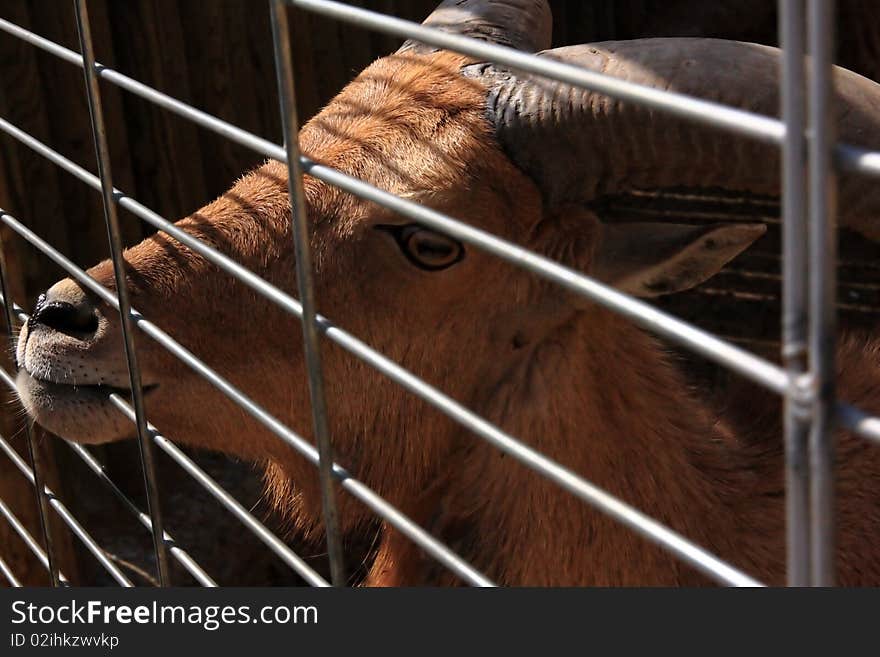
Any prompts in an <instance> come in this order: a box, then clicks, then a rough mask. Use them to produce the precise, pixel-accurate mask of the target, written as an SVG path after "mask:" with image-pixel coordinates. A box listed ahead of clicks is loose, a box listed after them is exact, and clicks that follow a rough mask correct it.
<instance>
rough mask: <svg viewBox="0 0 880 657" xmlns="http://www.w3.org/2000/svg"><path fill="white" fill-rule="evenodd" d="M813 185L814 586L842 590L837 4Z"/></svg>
mask: <svg viewBox="0 0 880 657" xmlns="http://www.w3.org/2000/svg"><path fill="white" fill-rule="evenodd" d="M807 32H808V41H809V48H810V54H811V56H812V65H811V71H810V76H809V78H810V84H809V124H810V125H809V127H810V130H809V135H810V139H809V154H810V162H809V180H810V191H809V195H810V225H809V239H810V266H811V270H812V271H811V273H812V277H811V280H810V331H809V333H810V337H809V344H810V376H811V378H812V385H813V394H814V397H813V414H812V420H813V423H812V427H811V430H810V443H809V447H810V555H811V556H810V568H811V571H812V584H813V585H814V586H831V585H833V584H834V547H835V546H834V543H835V541H834V463H833V460H834V434H833V432H834V392H835V390H834V388H835V380H834V377H835V351H836V348H837V344H836V335H835V331H836V320H837V317H836V310H837V307H836V292H837V280H836V279H837V271H836V266H837V234H836V228H835V223H836V222H835V216H834V212H835V206H836V192H837V180H836V176H835V172H834V169H833V151H832V147H833V144H834V136H835V135H834V121H833V115H832V82H831V74H832V67H831V62H832V56H833V55H832V47H833V43H834V2H833V0H809V16H808V29H807Z"/></svg>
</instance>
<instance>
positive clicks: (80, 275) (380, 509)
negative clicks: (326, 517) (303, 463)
mask: <svg viewBox="0 0 880 657" xmlns="http://www.w3.org/2000/svg"><path fill="white" fill-rule="evenodd" d="M0 221H2V223H4V224H6V225H7V226H9V227H10V228H12V230H14V231H15V232H16V233H18V234H19V235H21V236H22V237H23V238H24V239H25V240H27V241H28V242H30V243H31V244H32V245H34V246H35V247H36V248H37V249H39V250H40V251H42V252H43V253H44V254H45V255H46V256H48V257H49V258H50V259H51V260H52V261H53V262H55V263H56V264H58V265H59V266H60V267H62V268H63V269H65V270H66V271H67V272H68V273H69V274H70V275H71V276H73V277H74V278H76V279H77V280H78V281H80V282H81V283H82V284H83V285H84V286H85V287H87V288H88V289H89V290H91V291H92V292H94V293H95V294H96V295H97V296H98V297H100V298H101V300H103V301H104V302H105V303H108V304H110V305H111V306H113V307H114V308H116V309H117V310H118V305H117V304H118V302H117V299H116V296H115V295H114V294H113V293H112V292H111V291H110V290H108V289H107V288H105V287H103V286H102V285H101V284H100V283H98V282H97V281H96V280H95V279H93V278H92V277H91V276H89V275H88V274H87V273H86V272H85V271H84V270H83V269H82V268H81V267H78V266H77V265H76V264H74V263H73V262H72V261H71V260H70V259H69V258H67V257H66V256H64V255H63V254H62V253H60V252H59V251H58V250H57V249H55V248H53V247H52V246H51V245H49V244H48V243H47V242H46V241H45V240H43V239H42V238H41V237H39V236H38V235H37V234H35V233H34V232H33V231H31V230H30V229H28V228H27V227H26V226H24V225H23V224H22V223H20V222H19V221H18V220H16V219H15V218H14V217H13V216H12V215H10V214H8V213H6V212H4V211H3V210H2V209H0ZM131 317H132V320H133V321H134V323H135V325H136V326H137V327H138V328H140V329H141V330H142V331H143V332H144V333H146V334H147V335H148V336H150V337H151V338H152V339H153V340H155V341H156V342H158V343H159V344H160V345H161V346H162V347H164V348H165V349H167V350H168V351H169V352H171V353H172V354H173V355H174V356H176V357H177V358H178V359H179V360H181V361H182V362H183V363H185V364H186V365H187V366H189V367H190V368H192V369H193V370H195V371H196V372H197V373H198V374H200V375H201V376H202V377H203V378H204V379H205V380H207V381H208V382H209V383H211V385H213V386H214V387H216V388H217V389H218V390H220V391H221V392H222V393H223V394H225V395H226V396H227V397H229V398H230V399H232V400H233V401H235V402H236V403H237V404H238V405H239V406H240V407H241V408H242V409H244V410H245V411H247V412H248V413H249V414H250V415H251V416H252V417H254V418H255V419H256V420H258V421H259V422H260V423H261V424H263V426H265V427H266V428H268V429H269V430H270V431H272V432H273V433H274V434H275V435H277V436H278V437H280V438H281V439H282V440H284V442H286V443H287V444H288V445H290V446H291V447H293V448H294V449H295V450H297V451H298V452H300V453H301V454H302V455H303V456H305V457H306V458H307V459H308V460H309V461H311V462H312V464H314V465H317V464H318V458H319V457H318V452H317V450H316V449H315V448H314V447H313V446H312V445H311V444H310V443H309V442H308V441H307V440H304V439H303V438H302V437H300V436H299V435H298V434H296V433H295V432H294V431H292V430H291V429H289V428H288V427H286V426H285V425H284V424H283V423H282V422H281V421H279V420H278V419H277V418H275V417H274V416H272V415H271V414H270V413H269V412H267V411H266V410H265V409H264V408H262V407H261V406H259V405H258V404H256V403H255V402H254V401H253V400H252V399H250V398H249V397H248V396H247V395H245V394H244V393H242V392H241V391H240V390H239V389H238V388H236V387H235V386H233V385H232V384H231V383H229V381H227V380H226V379H224V378H223V377H222V376H220V375H219V374H217V372H215V371H214V370H213V369H211V368H210V367H208V365H207V364H205V363H204V362H203V361H201V360H200V359H199V358H197V357H196V356H195V355H193V353H192V352H190V351H189V350H188V349H186V348H185V347H183V346H182V345H181V344H180V343H179V342H177V341H176V340H174V338H172V337H171V336H169V335H168V334H167V333H165V332H164V331H163V330H162V329H160V328H159V327H158V326H156V325H155V324H153V323H152V322H150V321H148V320H146V319H144V317H143V316H142V315H140V313H138V312H137V311H135V310H132V311H131ZM3 374H4V372H3V371H2V370H0V376H2V375H3ZM333 475H334V477H335V478H336V479H338V480H339V481H340V485H341V486H342V487H343V488H344V489H346V490H347V491H348V492H350V493H351V494H352V495H353V496H354V497H355V498H357V499H359V500H360V501H362V502H363V503H364V504H366V505H367V507H369V508H370V509H372V510H373V511H374V512H375V513H377V514H378V515H379V516H381V517H382V518H383V519H384V520H387V521H388V522H389V523H390V524H391V525H392V526H394V527H395V528H396V529H398V530H399V531H400V532H401V533H402V534H403V535H404V536H407V537H409V538H410V539H411V540H413V541H414V542H415V543H417V544H418V545H419V547H421V548H422V549H423V550H424V551H425V552H426V553H427V554H429V555H431V556H433V557H434V558H435V559H437V560H438V561H440V562H441V563H442V564H444V565H445V566H446V567H448V568H449V569H450V570H452V571H453V572H454V573H456V574H457V575H459V576H460V577H462V578H463V579H465V580H466V581H468V582H469V583H471V584H474V585H477V586H492V585H493V584H492V582H491V581H490V580H488V579H487V578H486V577H484V576H483V575H482V574H480V573H479V572H477V571H476V570H474V569H473V567H471V566H470V565H469V564H468V563H467V562H466V561H464V560H463V559H462V558H461V557H459V556H458V555H457V554H455V552H453V551H452V550H450V549H449V548H448V547H446V546H445V545H443V544H442V543H441V542H440V541H438V540H437V539H435V538H434V537H433V536H431V535H430V534H429V533H428V532H426V531H425V530H424V529H422V528H421V527H419V526H418V525H417V524H416V523H414V522H413V521H412V520H410V519H409V518H408V517H407V516H406V515H405V514H403V513H401V512H400V511H399V510H398V509H397V508H395V507H394V506H392V505H391V504H389V503H388V502H386V501H385V500H384V499H383V498H382V497H381V496H379V495H377V494H376V493H375V492H374V491H373V490H372V489H370V488H369V487H367V486H366V485H364V484H363V483H362V482H360V481H358V480H357V479H354V478H353V477H352V476H351V475H350V474H349V473H348V472H347V471H346V470H345V469H344V468H342V467H341V466H339V465H337V464H335V463H334V464H333Z"/></svg>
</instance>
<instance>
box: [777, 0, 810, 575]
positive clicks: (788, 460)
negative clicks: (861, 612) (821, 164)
mask: <svg viewBox="0 0 880 657" xmlns="http://www.w3.org/2000/svg"><path fill="white" fill-rule="evenodd" d="M804 26H805V23H804V0H779V43H780V46H782V49H783V50H782V80H781V85H782V89H781V98H782V115H783V118H784V120H785V125H786V129H785V141H784V142H783V144H782V214H783V220H782V249H783V253H782V266H783V271H782V283H783V292H782V304H783V311H782V342H783V344H782V360H783V362H784V364H785V369H786V372H788V376H789V381H790V382H791V383H790V386H789V390H788V391H787V392H786V394H785V409H784V414H785V417H784V425H785V506H786V544H787V559H786V561H787V565H788V567H787V571H788V584H789V586H807V585H808V584H809V581H810V562H809V559H810V547H809V546H810V543H809V540H810V525H809V520H810V518H809V502H810V500H809V492H810V491H809V478H808V475H809V471H808V469H807V440H808V437H809V429H810V412H809V411H810V409H809V406H807V405H805V404H804V400H803V396H804V395H803V393H802V389H801V385H802V382H803V380H804V379H803V376H802V375H803V374H804V373H805V372H806V371H807V303H808V296H807V273H808V272H807V248H808V247H807V225H806V224H807V222H806V208H805V204H804V200H805V198H806V171H805V163H806V144H805V141H804V126H805V122H806V120H805V111H806V98H805V80H804Z"/></svg>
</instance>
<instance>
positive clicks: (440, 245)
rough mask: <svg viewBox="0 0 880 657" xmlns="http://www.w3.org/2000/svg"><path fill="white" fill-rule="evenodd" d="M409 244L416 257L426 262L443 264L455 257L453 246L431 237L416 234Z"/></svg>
mask: <svg viewBox="0 0 880 657" xmlns="http://www.w3.org/2000/svg"><path fill="white" fill-rule="evenodd" d="M410 244H411V246H412V248H413V249H414V250H415V252H416V254H417V255H418V256H420V257H422V258H425V259H427V260H435V261H439V262H444V261H446V260H447V259H449V258H451V257H454V255H455V245H454V244H451V243H450V242H442V241H440V240H437V239H434V238H433V235H419V234H416V235H414V236H413V238H412V240H411V241H410Z"/></svg>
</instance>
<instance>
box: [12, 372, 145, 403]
mask: <svg viewBox="0 0 880 657" xmlns="http://www.w3.org/2000/svg"><path fill="white" fill-rule="evenodd" d="M21 372H22V373H23V374H25V375H27V377H28V378H29V379H30V380H31V383H32V384H34V385H36V386H38V387H39V388H41V390H42V391H43V392H44V393H46V394H49V395H51V396H52V397H56V398H78V397H88V398H91V399H96V398H102V399H107V398H108V397H110V395H114V394H116V395H119V396H120V397H123V398H125V399H126V400H128V401H131V398H132V394H131V388H123V387H119V386H112V385H108V384H105V383H66V382H65V383H61V382H57V381H52V380H51V379H45V378H41V377H39V376H36V375H34V374H33V373H31V372H28V371H27V370H24V369H22V370H21ZM158 387H159V384H158V383H150V384H143V385H142V386H141V389H142V390H143V393H144V395H148V394H149V393H151V392H153V391H154V390H156V389H157V388H158Z"/></svg>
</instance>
